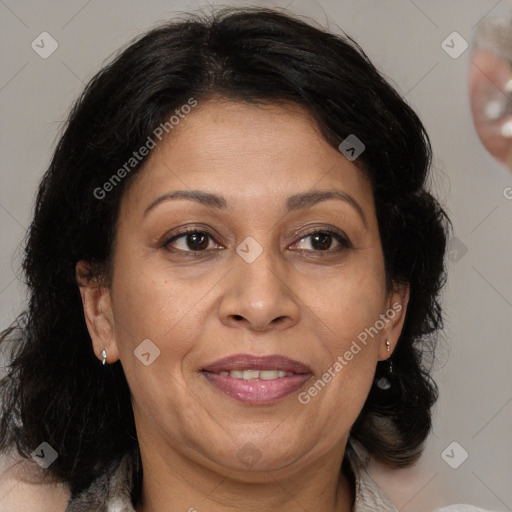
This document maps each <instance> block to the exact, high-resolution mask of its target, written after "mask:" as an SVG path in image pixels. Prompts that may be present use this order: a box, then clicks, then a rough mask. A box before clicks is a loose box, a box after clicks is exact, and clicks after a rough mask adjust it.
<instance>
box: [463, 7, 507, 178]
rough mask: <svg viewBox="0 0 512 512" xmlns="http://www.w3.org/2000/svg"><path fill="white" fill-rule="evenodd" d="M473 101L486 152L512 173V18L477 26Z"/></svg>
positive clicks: (471, 84) (471, 88) (471, 73)
mask: <svg viewBox="0 0 512 512" xmlns="http://www.w3.org/2000/svg"><path fill="white" fill-rule="evenodd" d="M469 99H470V103H471V112H472V115H473V122H474V124H475V128H476V131H477V133H478V136H479V137H480V140H481V141H482V143H483V145H484V146H485V149H487V151H489V153H490V154H491V155H492V156H493V157H494V158H495V159H496V160H498V162H500V163H501V164H504V165H505V166H506V167H508V169H509V170H510V171H512V15H511V16H509V17H508V18H489V19H484V20H482V21H481V22H480V23H479V24H478V25H477V27H476V30H475V36H474V40H473V48H472V55H471V63H470V68H469Z"/></svg>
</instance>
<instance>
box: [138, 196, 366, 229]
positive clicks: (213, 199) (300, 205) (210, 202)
mask: <svg viewBox="0 0 512 512" xmlns="http://www.w3.org/2000/svg"><path fill="white" fill-rule="evenodd" d="M178 199H186V200H189V201H195V202H197V203H200V204H202V205H204V206H208V207H210V208H216V209H218V210H222V209H226V208H228V206H229V203H228V201H227V200H226V198H225V197H223V196H219V195H216V194H212V193H210V192H204V191H202V190H175V191H173V192H169V193H168V194H164V195H163V196H160V197H158V198H156V199H155V200H154V201H153V202H152V203H151V204H150V205H149V206H148V207H147V208H146V209H145V210H144V215H143V216H144V217H145V216H146V215H147V214H148V213H149V211H150V210H152V209H153V208H155V207H156V206H157V205H159V204H161V203H164V202H167V201H171V200H178ZM329 199H339V200H341V201H344V202H345V203H348V204H349V205H351V206H352V207H353V208H354V209H355V210H356V211H357V213H358V214H359V216H360V217H361V219H362V221H363V224H364V225H365V227H368V224H367V220H366V216H365V214H364V211H363V209H362V208H361V205H360V204H359V203H358V202H357V201H356V200H355V199H354V198H353V197H352V196H351V195H349V194H347V193H345V192H339V191H337V190H325V191H323V190H313V191H309V192H303V193H300V194H294V195H293V196H290V197H289V198H288V199H287V200H286V208H287V210H288V212H291V211H296V210H303V209H307V208H311V207H313V206H314V205H315V204H317V203H319V202H321V201H327V200H329Z"/></svg>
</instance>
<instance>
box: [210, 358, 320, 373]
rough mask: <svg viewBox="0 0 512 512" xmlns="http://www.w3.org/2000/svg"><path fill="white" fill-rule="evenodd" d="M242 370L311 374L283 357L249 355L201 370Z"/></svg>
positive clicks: (220, 362) (304, 367)
mask: <svg viewBox="0 0 512 512" xmlns="http://www.w3.org/2000/svg"><path fill="white" fill-rule="evenodd" d="M243 370H260V371H263V370H277V371H282V372H289V373H296V374H301V373H312V371H311V369H310V368H308V367H307V366H305V365H303V364H302V363H299V362H298V361H295V360H294V359H290V358H289V357H285V356H278V355H272V356H251V355H249V354H236V355H234V356H229V357H225V358H224V359H219V360H218V361H215V362H214V363H211V364H209V365H207V366H205V367H204V368H203V371H207V372H212V373H220V372H231V371H243Z"/></svg>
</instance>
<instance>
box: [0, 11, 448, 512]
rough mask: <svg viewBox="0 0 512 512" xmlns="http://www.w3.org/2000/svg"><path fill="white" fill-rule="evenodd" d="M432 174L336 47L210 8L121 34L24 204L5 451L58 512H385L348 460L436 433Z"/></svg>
mask: <svg viewBox="0 0 512 512" xmlns="http://www.w3.org/2000/svg"><path fill="white" fill-rule="evenodd" d="M430 156H431V152H430V144H429V140H428V137H427V135H426V133H425V131H424V128H423V126H422V124H421V122H420V120H419V119H418V117H417V116H416V115H415V113H414V112H413V111H412V110H411V109H410V108H409V107H408V106H407V105H406V104H405V103H404V101H403V100H402V99H401V98H400V96H399V95H398V94H397V93H396V92H395V91H394V90H393V89H392V88H391V87H390V86H389V85H388V84H387V82H386V81H385V80H384V79H383V78H382V76H381V75H380V74H379V73H378V72H377V70H376V69H375V68H374V67H373V65H372V64H371V63H370V62H369V60H368V58H367V57H366V55H365V54H364V52H363V51H362V50H361V49H360V48H359V46H358V45H357V44H356V43H355V42H354V41H352V40H351V39H349V38H347V37H344V38H342V37H340V36H335V35H332V34H329V33H326V32H324V31H322V30H320V29H317V28H314V27H312V26H310V25H308V24H306V23H304V22H302V21H298V20H296V19H294V18H292V17H290V16H287V15H285V14H282V13H278V12H275V11H272V10H266V9H244V10H235V9H227V10H223V11H219V12H217V13H216V14H214V15H213V16H211V17H204V18H200V17H190V18H188V19H186V20H182V21H177V22H172V23H168V24H165V25H163V26H161V27H159V28H157V29H154V30H152V31H150V32H148V33H147V34H145V35H144V36H143V37H141V38H139V39H138V40H137V41H135V42H133V43H132V44H131V45H130V46H129V47H128V48H126V49H125V50H124V51H123V52H122V53H120V54H119V55H118V56H117V57H116V58H115V60H114V61H113V62H112V63H111V64H109V65H108V66H106V67H105V68H104V69H102V70H101V71H100V72H99V73H98V74H97V75H96V76H95V77H94V78H93V79H92V80H91V82H90V83H89V84H88V85H87V87H86V89H85V91H84V93H83V95H82V96H81V98H80V99H79V100H78V101H77V103H76V104H75V106H74V108H73V110H72V112H71V115H70V118H69V121H68V124H67V127H66V129H65V131H64V133H63V135H62V138H61V139H60V141H59V143H58V146H57V149H56V151H55V154H54V157H53V159H52V161H51V164H50V168H49V169H48V171H47V173H46V174H45V176H44V178H43V180H42V182H41V185H40V188H39V193H38V196H37V202H36V209H35V213H34V219H33V223H32V225H31V228H30V232H29V237H28V243H27V247H26V255H25V259H24V271H25V273H26V276H27V280H28V285H29V287H30V303H29V308H28V310H27V311H26V312H25V313H24V314H22V315H21V316H20V317H19V319H18V322H17V323H16V324H15V325H13V326H11V328H10V329H8V330H7V331H4V333H3V337H2V339H3V343H6V342H7V341H14V342H15V343H14V349H13V354H12V361H11V365H10V372H9V374H8V375H7V376H6V377H5V378H4V379H3V380H2V381H1V383H0V385H1V387H0V392H1V397H2V402H3V409H4V412H3V415H2V418H1V422H0V439H1V441H0V450H2V451H4V452H7V451H8V450H12V449H14V448H16V449H17V451H18V452H19V454H20V455H21V456H22V457H24V458H25V459H26V460H27V461H31V460H33V461H35V462H37V464H38V465H36V464H33V463H32V466H31V467H32V469H33V468H36V469H39V467H41V470H40V474H41V480H44V481H45V482H48V481H56V482H61V483H62V484H65V485H66V487H67V488H68V490H69V501H68V503H67V505H66V508H65V510H66V512H77V511H86V510H87V511H89V510H95V511H107V510H109V511H114V510H115V511H120V510H125V511H137V512H149V511H152V512H160V511H169V510H188V511H194V510H197V511H201V510H208V511H214V512H215V511H220V510H222V511H227V510H242V509H243V510H275V509H280V510H282V511H288V510H297V509H299V510H323V511H333V512H334V511H358V512H361V511H366V510H396V508H395V507H394V505H393V504H392V503H391V502H390V501H389V499H388V498H387V497H386V496H385V494H384V493H383V492H382V491H381V490H380V489H379V488H378V487H377V486H376V484H375V483H374V482H373V481H372V480H371V478H370V477H369V476H368V475H367V474H366V473H365V471H364V468H363V465H362V460H361V459H360V455H364V454H365V453H366V454H370V455H371V456H373V457H375V458H377V459H379V460H380V461H382V462H383V463H385V464H387V465H389V466H393V467H404V466H407V465H410V464H412V463H413V462H414V461H415V460H416V459H417V458H418V457H419V456H420V454H421V451H422V447H423V444H424V441H425V439H426V437H427V435H428V433H429V431H430V426H431V409H432V406H433V404H434V402H435V400H436V398H437V389H436V386H435V383H434V382H433V381H432V379H431V377H430V376H429V374H428V371H427V366H426V360H425V357H424V356H425V354H426V355H429V354H430V353H431V351H432V348H433V345H434V342H435V335H436V332H437V331H438V330H439V329H440V328H441V327H442V313H441V308H440V304H439V301H438V298H439V292H440V290H441V288H442V286H443V284H444V281H445V267H444V260H443V258H444V253H445V246H446V239H447V234H448V229H449V225H450V223H449V220H448V218H447V216H446V214H445V212H444V211H443V209H442V208H441V206H440V205H439V203H438V202H437V201H436V199H435V198H434V197H432V195H431V194H430V193H429V192H428V191H427V190H426V181H427V178H428V173H429V166H430ZM26 463H27V464H28V462H26ZM26 509H27V508H24V510H26Z"/></svg>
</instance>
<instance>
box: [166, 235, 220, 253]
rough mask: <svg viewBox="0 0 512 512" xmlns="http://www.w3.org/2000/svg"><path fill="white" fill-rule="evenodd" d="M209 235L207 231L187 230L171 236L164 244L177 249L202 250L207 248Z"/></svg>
mask: <svg viewBox="0 0 512 512" xmlns="http://www.w3.org/2000/svg"><path fill="white" fill-rule="evenodd" d="M210 240H212V237H211V235H210V234H209V233H208V232H207V231H198V230H189V231H186V232H184V233H181V234H179V235H176V236H174V237H172V238H171V239H170V240H169V241H168V242H166V244H165V246H166V247H167V246H169V245H172V246H173V248H175V249H177V250H178V251H184V252H190V251H193V252H202V251H204V250H206V249H207V248H208V243H209V241H210Z"/></svg>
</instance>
